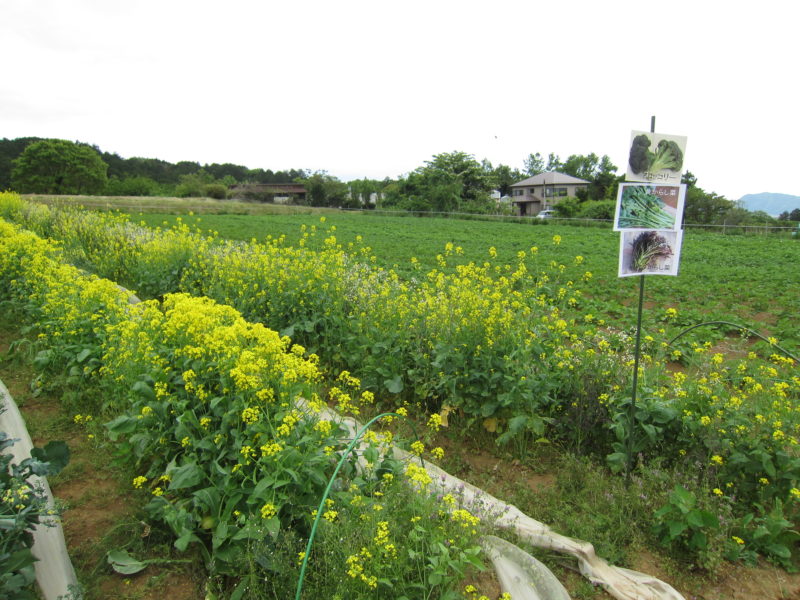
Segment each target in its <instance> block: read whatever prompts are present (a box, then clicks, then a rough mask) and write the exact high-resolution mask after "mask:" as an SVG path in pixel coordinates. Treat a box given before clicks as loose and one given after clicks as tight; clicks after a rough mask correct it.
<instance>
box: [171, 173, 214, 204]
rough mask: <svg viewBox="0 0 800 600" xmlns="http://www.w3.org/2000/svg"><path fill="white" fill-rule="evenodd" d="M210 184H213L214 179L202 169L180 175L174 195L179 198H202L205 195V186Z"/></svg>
mask: <svg viewBox="0 0 800 600" xmlns="http://www.w3.org/2000/svg"><path fill="white" fill-rule="evenodd" d="M211 183H214V178H213V177H212V176H211V175H209V174H208V173H206V172H205V170H203V169H200V170H199V171H197V172H196V173H189V174H186V175H181V177H180V183H179V184H178V186H177V187H176V188H175V195H176V196H178V197H179V198H203V197H204V196H205V195H206V186H207V185H209V184H211Z"/></svg>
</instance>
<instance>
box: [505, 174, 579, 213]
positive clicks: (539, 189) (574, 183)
mask: <svg viewBox="0 0 800 600" xmlns="http://www.w3.org/2000/svg"><path fill="white" fill-rule="evenodd" d="M588 187H589V182H588V181H586V180H584V179H579V178H577V177H573V176H572V175H567V174H565V173H559V172H558V171H551V172H549V173H539V174H538V175H534V176H533V177H528V178H527V179H523V180H522V181H520V182H519V183H514V184H512V185H511V202H512V203H513V205H514V212H515V213H516V214H518V215H520V216H521V217H524V216H534V215H538V214H539V213H540V212H541V211H543V210H545V209H547V208H552V207H553V206H555V205H556V204H558V202H559V200H563V199H564V198H574V197H576V196H577V195H578V193H577V192H578V190H579V189H584V190H585V189H586V188H588Z"/></svg>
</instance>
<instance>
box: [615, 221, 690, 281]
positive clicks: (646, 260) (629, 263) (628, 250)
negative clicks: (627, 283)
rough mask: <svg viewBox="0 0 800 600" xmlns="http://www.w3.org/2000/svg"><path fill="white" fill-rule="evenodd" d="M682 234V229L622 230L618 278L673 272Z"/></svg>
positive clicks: (676, 272)
mask: <svg viewBox="0 0 800 600" xmlns="http://www.w3.org/2000/svg"><path fill="white" fill-rule="evenodd" d="M682 237H683V232H682V231H660V230H647V231H636V230H626V231H623V232H622V235H621V236H620V253H619V256H620V258H619V277H630V276H632V275H677V274H678V264H679V263H680V260H679V259H680V253H681V241H682Z"/></svg>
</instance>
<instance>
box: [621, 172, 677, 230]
mask: <svg viewBox="0 0 800 600" xmlns="http://www.w3.org/2000/svg"><path fill="white" fill-rule="evenodd" d="M685 196H686V186H685V185H682V184H681V185H660V184H653V183H621V184H620V186H619V192H618V193H617V208H616V213H615V215H614V231H623V230H626V229H670V230H673V231H676V230H678V229H680V228H681V220H682V216H683V203H684V199H685Z"/></svg>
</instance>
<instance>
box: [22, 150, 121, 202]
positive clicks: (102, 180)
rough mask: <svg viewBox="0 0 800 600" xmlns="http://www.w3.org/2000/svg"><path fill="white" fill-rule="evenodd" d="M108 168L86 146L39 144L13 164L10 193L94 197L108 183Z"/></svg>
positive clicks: (95, 152) (23, 153)
mask: <svg viewBox="0 0 800 600" xmlns="http://www.w3.org/2000/svg"><path fill="white" fill-rule="evenodd" d="M107 171H108V165H106V163H104V162H103V159H102V158H100V154H98V152H97V151H96V150H94V149H93V148H91V147H90V146H87V145H85V144H76V143H75V142H70V141H67V140H42V141H40V142H34V143H33V144H30V145H29V146H27V147H26V148H25V150H24V151H23V152H22V154H20V156H19V158H17V159H16V160H15V161H14V169H13V171H12V173H11V182H12V186H13V187H14V189H15V190H16V191H18V192H22V193H33V194H98V193H100V192H102V191H103V190H104V189H105V187H106V183H107V182H108V176H107Z"/></svg>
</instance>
